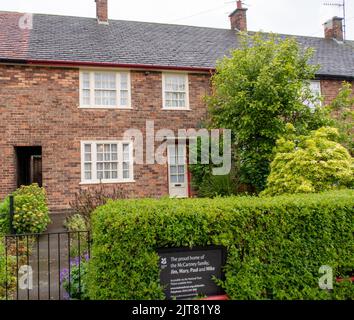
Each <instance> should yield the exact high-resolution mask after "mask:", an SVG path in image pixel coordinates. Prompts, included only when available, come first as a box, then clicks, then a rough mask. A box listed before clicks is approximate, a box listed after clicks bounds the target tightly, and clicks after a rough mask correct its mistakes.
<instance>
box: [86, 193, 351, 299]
mask: <svg viewBox="0 0 354 320" xmlns="http://www.w3.org/2000/svg"><path fill="white" fill-rule="evenodd" d="M353 213H354V191H353V190H344V191H336V192H327V193H323V194H312V195H296V196H280V197H274V198H252V197H231V198H216V199H185V200H179V199H162V200H151V199H145V200H125V201H115V202H113V201H111V202H109V203H108V204H107V205H105V206H103V207H100V208H98V209H97V210H96V212H95V213H94V215H93V251H92V253H93V258H92V260H91V262H90V265H89V274H88V287H89V295H90V298H91V299H164V294H163V290H162V288H161V286H160V284H159V267H158V261H159V259H158V255H157V254H156V248H163V247H183V246H188V247H193V246H206V245H223V246H226V247H227V249H228V257H227V265H226V267H225V272H226V280H225V282H223V283H222V286H223V287H224V288H225V290H226V292H227V294H228V295H229V296H230V298H231V299H349V298H354V289H353V287H354V285H352V284H351V283H350V282H348V281H345V282H343V283H341V284H335V287H334V290H333V291H325V290H321V289H319V285H318V281H319V278H320V276H321V275H320V274H319V268H320V267H321V266H322V265H328V266H331V267H332V268H333V272H334V275H335V276H341V277H346V276H349V275H350V274H351V273H352V271H353V269H354V255H353V247H354V240H353Z"/></svg>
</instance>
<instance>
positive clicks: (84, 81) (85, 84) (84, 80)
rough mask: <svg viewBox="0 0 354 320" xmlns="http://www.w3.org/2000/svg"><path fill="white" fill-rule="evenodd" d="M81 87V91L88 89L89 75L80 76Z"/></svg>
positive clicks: (85, 73) (86, 73)
mask: <svg viewBox="0 0 354 320" xmlns="http://www.w3.org/2000/svg"><path fill="white" fill-rule="evenodd" d="M82 87H83V89H90V74H89V73H88V72H84V73H83V74H82Z"/></svg>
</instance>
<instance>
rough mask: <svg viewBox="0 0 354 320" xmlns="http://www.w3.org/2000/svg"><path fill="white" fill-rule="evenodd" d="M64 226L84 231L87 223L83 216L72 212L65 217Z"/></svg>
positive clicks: (69, 229)
mask: <svg viewBox="0 0 354 320" xmlns="http://www.w3.org/2000/svg"><path fill="white" fill-rule="evenodd" d="M64 227H65V228H66V229H67V230H68V231H85V230H88V225H87V222H86V220H85V218H84V217H83V216H82V215H80V214H73V215H71V216H69V217H67V218H66V219H65V221H64Z"/></svg>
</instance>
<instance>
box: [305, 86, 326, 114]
mask: <svg viewBox="0 0 354 320" xmlns="http://www.w3.org/2000/svg"><path fill="white" fill-rule="evenodd" d="M314 83H315V84H316V85H317V86H318V88H319V91H318V92H316V93H318V95H319V96H318V97H319V98H321V97H322V88H321V80H310V82H309V84H310V90H311V86H312V85H313V84H314ZM311 93H312V94H314V92H313V91H312V90H311ZM304 103H305V105H306V106H308V107H309V108H310V109H311V110H315V106H314V105H313V104H312V103H311V102H309V101H305V102H304ZM318 103H319V105H320V106H322V101H321V100H319V101H318Z"/></svg>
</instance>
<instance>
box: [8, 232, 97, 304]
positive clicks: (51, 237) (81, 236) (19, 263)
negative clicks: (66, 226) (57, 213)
mask: <svg viewBox="0 0 354 320" xmlns="http://www.w3.org/2000/svg"><path fill="white" fill-rule="evenodd" d="M4 241H5V264H6V288H5V294H6V300H12V299H13V300H62V299H81V298H82V295H83V292H82V288H83V286H82V274H83V272H84V271H85V264H86V262H87V261H88V260H89V259H90V251H91V238H90V232H89V231H74V232H54V233H46V234H36V233H33V234H17V235H6V236H5V240H4Z"/></svg>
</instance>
